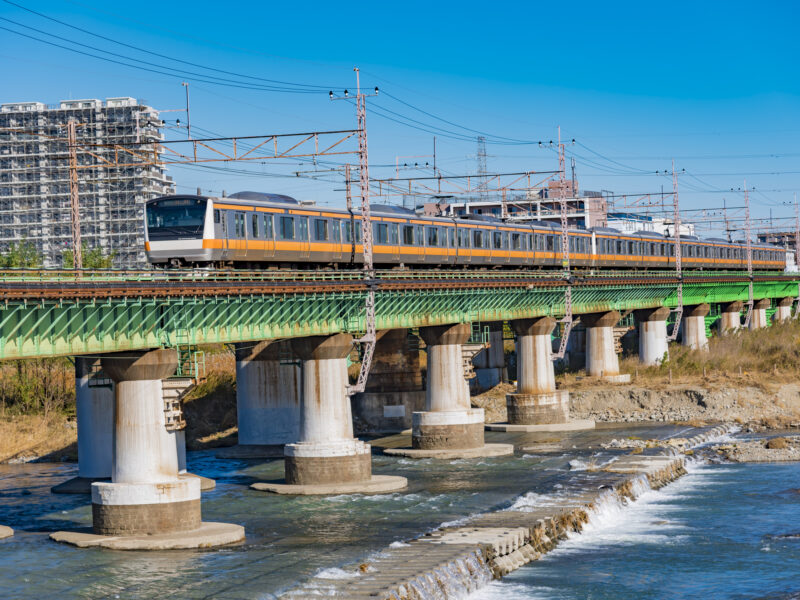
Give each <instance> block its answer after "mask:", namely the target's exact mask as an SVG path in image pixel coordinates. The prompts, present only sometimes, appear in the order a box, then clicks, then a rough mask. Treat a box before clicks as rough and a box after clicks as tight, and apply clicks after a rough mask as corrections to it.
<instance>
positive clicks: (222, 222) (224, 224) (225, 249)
mask: <svg viewBox="0 0 800 600" xmlns="http://www.w3.org/2000/svg"><path fill="white" fill-rule="evenodd" d="M215 212H216V213H219V215H220V216H219V235H220V240H221V248H222V255H221V259H222V260H228V256H229V255H230V242H229V241H228V211H227V210H222V209H216V211H215Z"/></svg>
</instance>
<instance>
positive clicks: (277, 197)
mask: <svg viewBox="0 0 800 600" xmlns="http://www.w3.org/2000/svg"><path fill="white" fill-rule="evenodd" d="M228 198H231V199H235V200H251V201H253V202H280V203H283V204H300V203H299V202H298V201H297V200H295V199H294V198H292V197H291V196H286V195H284V194H270V193H267V192H249V191H244V192H236V193H235V194H231V195H230V196H228Z"/></svg>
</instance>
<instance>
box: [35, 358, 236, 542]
mask: <svg viewBox="0 0 800 600" xmlns="http://www.w3.org/2000/svg"><path fill="white" fill-rule="evenodd" d="M176 366H177V353H176V351H175V350H152V351H149V352H131V353H120V354H114V355H106V356H104V357H103V359H102V367H103V371H104V372H105V373H106V374H107V375H108V376H109V377H111V379H113V380H114V383H115V388H114V401H115V405H114V414H115V419H114V424H115V427H114V435H113V452H112V471H111V482H95V483H93V484H92V530H93V532H92V533H86V532H56V533H54V534H52V535H51V536H50V537H51V538H52V539H54V540H56V541H59V542H66V543H70V544H73V545H76V546H80V547H87V546H100V547H106V548H115V549H159V550H160V549H165V548H198V547H209V546H213V545H219V544H230V543H234V542H238V541H241V540H243V539H244V528H242V527H241V526H239V525H229V524H226V523H205V524H204V523H202V522H201V518H200V480H199V479H198V478H193V477H188V478H183V479H182V478H180V477H179V474H178V471H179V462H178V452H177V448H176V445H175V440H174V438H173V437H172V436H169V435H166V434H167V433H168V432H167V431H166V429H165V425H166V420H165V414H164V405H163V398H162V386H161V382H162V380H163V379H164V378H166V377H169V376H170V375H172V374H173V373H174V372H175V368H176ZM154 537H158V541H157V542H156V541H154ZM148 540H150V541H152V544H151V543H150V542H149V541H148Z"/></svg>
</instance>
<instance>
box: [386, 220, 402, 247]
mask: <svg viewBox="0 0 800 600" xmlns="http://www.w3.org/2000/svg"><path fill="white" fill-rule="evenodd" d="M389 243H390V244H392V245H393V246H396V245H397V244H399V243H400V227H399V226H398V225H395V224H394V223H392V224H391V225H389Z"/></svg>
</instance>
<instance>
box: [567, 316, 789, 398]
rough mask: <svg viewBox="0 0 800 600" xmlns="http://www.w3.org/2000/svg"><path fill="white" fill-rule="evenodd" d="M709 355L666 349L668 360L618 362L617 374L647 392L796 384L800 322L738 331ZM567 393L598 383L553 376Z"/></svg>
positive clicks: (579, 376) (715, 340)
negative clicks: (647, 364) (676, 386)
mask: <svg viewBox="0 0 800 600" xmlns="http://www.w3.org/2000/svg"><path fill="white" fill-rule="evenodd" d="M708 350H709V351H708V352H704V351H700V350H690V349H688V348H685V347H683V346H680V345H678V344H670V348H669V360H668V361H666V362H664V363H662V364H661V365H660V366H657V367H645V366H643V365H641V364H640V363H639V359H638V357H637V356H635V355H634V356H628V357H625V358H623V359H621V360H620V372H621V373H630V374H631V383H632V384H634V385H646V386H647V387H648V388H659V389H660V388H663V387H666V386H669V385H670V384H681V385H701V386H705V387H709V388H721V387H735V386H754V387H758V388H761V389H764V390H765V391H767V390H768V389H769V387H770V385H771V384H783V383H791V382H797V381H800V322H798V321H790V322H788V323H784V324H781V325H774V326H771V327H767V328H765V329H758V330H755V331H740V332H737V333H735V334H732V335H727V336H723V337H716V336H715V337H712V338H711V339H709V349H708ZM558 380H559V385H560V386H561V387H564V388H567V389H575V390H577V389H585V388H589V387H596V385H597V380H596V379H594V378H588V377H585V376H584V375H583V373H582V372H578V373H564V374H563V375H559V376H558Z"/></svg>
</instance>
